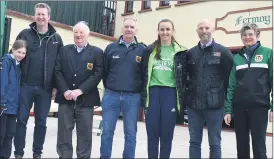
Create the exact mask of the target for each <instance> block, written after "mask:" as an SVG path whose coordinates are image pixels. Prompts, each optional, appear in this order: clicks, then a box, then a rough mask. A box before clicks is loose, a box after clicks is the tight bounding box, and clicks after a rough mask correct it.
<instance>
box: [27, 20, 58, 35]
mask: <svg viewBox="0 0 274 159" xmlns="http://www.w3.org/2000/svg"><path fill="white" fill-rule="evenodd" d="M29 26H30V28H31V29H32V30H34V31H35V32H37V28H36V22H33V23H31V24H30V25H29ZM48 28H49V30H48V31H49V35H52V34H54V33H56V30H55V29H54V27H53V26H52V25H51V24H48ZM37 33H38V32H37Z"/></svg>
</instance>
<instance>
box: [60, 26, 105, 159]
mask: <svg viewBox="0 0 274 159" xmlns="http://www.w3.org/2000/svg"><path fill="white" fill-rule="evenodd" d="M89 32H90V31H89V27H88V26H87V25H86V24H85V23H84V22H79V23H77V24H76V25H75V26H74V27H73V33H74V43H75V44H70V45H66V46H64V47H62V48H61V51H60V53H59V55H58V58H57V61H56V66H55V75H56V83H57V89H58V91H57V92H58V93H57V96H56V102H57V103H59V108H58V136H57V153H58V155H59V157H60V158H72V157H73V146H72V130H73V129H74V125H75V123H76V133H77V150H76V154H77V158H90V155H91V146H92V121H93V120H92V119H93V106H99V105H100V97H99V92H98V89H97V85H98V84H99V82H100V80H101V79H102V76H103V51H102V50H101V49H100V48H98V47H95V46H92V45H90V44H88V41H87V40H88V37H89Z"/></svg>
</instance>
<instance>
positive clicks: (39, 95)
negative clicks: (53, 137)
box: [14, 84, 51, 156]
mask: <svg viewBox="0 0 274 159" xmlns="http://www.w3.org/2000/svg"><path fill="white" fill-rule="evenodd" d="M33 103H34V117H35V127H34V134H33V145H32V151H33V156H39V155H41V154H42V150H43V145H44V141H45V136H46V129H47V127H46V122H47V116H48V113H49V109H50V104H51V90H45V89H44V88H42V87H39V86H30V85H26V84H24V85H23V86H21V91H20V106H19V112H18V118H17V124H16V133H15V136H14V147H15V151H14V155H19V156H23V155H24V148H25V145H26V142H25V140H26V131H27V123H28V119H29V113H30V110H31V108H32V105H33Z"/></svg>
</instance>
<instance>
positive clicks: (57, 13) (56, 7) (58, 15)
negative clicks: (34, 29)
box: [7, 1, 116, 36]
mask: <svg viewBox="0 0 274 159" xmlns="http://www.w3.org/2000/svg"><path fill="white" fill-rule="evenodd" d="M41 2H43V3H47V4H48V5H49V6H50V7H51V10H52V12H51V20H53V21H56V22H60V23H64V24H67V25H71V26H73V25H74V24H75V23H77V22H78V21H86V22H88V25H89V27H90V30H91V31H94V32H98V33H101V34H105V35H109V36H113V35H114V24H113V22H114V21H113V20H109V17H110V15H111V17H115V13H116V2H115V1H9V2H8V3H7V9H10V10H14V11H18V12H21V13H25V14H28V15H34V6H35V4H37V3H41ZM110 10H111V13H108V12H109V11H110ZM104 19H108V20H109V21H105V20H104Z"/></svg>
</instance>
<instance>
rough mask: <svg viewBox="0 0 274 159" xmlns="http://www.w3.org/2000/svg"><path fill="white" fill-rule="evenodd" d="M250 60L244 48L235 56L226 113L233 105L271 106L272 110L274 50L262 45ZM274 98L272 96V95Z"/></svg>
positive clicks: (230, 111)
mask: <svg viewBox="0 0 274 159" xmlns="http://www.w3.org/2000/svg"><path fill="white" fill-rule="evenodd" d="M258 44H259V45H258V47H257V48H256V49H255V50H254V52H253V55H252V57H251V60H250V61H249V62H248V60H247V58H246V54H245V52H244V49H241V50H240V51H239V52H238V54H236V55H235V56H234V60H233V67H232V70H231V73H230V76H229V86H228V88H227V97H226V103H225V114H231V113H232V111H233V110H232V106H233V107H243V108H248V107H269V108H270V109H271V111H272V109H273V105H272V100H271V102H270V92H271V91H272V89H273V85H272V84H273V70H272V61H273V51H272V49H270V48H266V47H263V46H261V45H260V42H258ZM271 98H272V97H271Z"/></svg>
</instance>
